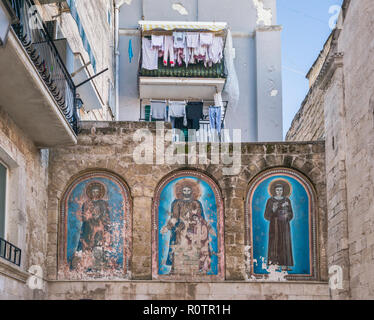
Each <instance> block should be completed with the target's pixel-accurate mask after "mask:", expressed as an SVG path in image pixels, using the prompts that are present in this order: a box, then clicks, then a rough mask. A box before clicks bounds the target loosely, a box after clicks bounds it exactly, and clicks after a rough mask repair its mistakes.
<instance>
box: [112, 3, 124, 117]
mask: <svg viewBox="0 0 374 320" xmlns="http://www.w3.org/2000/svg"><path fill="white" fill-rule="evenodd" d="M123 2H124V1H123V0H114V56H115V70H116V71H115V72H116V74H115V88H116V89H115V105H116V121H119V9H120V7H121V6H122V4H123Z"/></svg>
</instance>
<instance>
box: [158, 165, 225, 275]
mask: <svg viewBox="0 0 374 320" xmlns="http://www.w3.org/2000/svg"><path fill="white" fill-rule="evenodd" d="M153 221H154V232H153V246H152V249H153V255H152V270H153V278H154V279H192V278H193V279H202V280H204V279H206V280H214V279H217V280H218V279H223V275H224V273H223V271H224V270H223V269H224V266H223V263H224V256H223V250H224V245H223V202H222V197H221V194H220V192H219V190H218V187H217V186H216V184H215V183H214V182H213V181H212V180H211V179H210V178H208V177H207V176H205V175H203V174H201V173H198V172H195V171H182V172H179V173H176V174H173V175H172V176H170V177H169V178H168V179H167V180H165V181H164V182H163V183H161V185H160V186H159V187H158V189H157V190H156V197H155V202H154V207H153Z"/></svg>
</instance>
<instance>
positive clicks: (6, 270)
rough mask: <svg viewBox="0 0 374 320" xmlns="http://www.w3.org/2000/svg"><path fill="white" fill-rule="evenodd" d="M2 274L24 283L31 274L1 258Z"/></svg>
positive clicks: (0, 269)
mask: <svg viewBox="0 0 374 320" xmlns="http://www.w3.org/2000/svg"><path fill="white" fill-rule="evenodd" d="M0 274H2V275H4V276H6V277H8V278H12V279H14V280H17V281H21V282H23V283H26V281H27V279H28V277H29V276H30V275H29V274H28V273H27V272H25V271H23V270H22V269H21V268H20V267H18V266H16V265H13V264H11V263H9V262H7V261H6V260H3V259H1V260H0Z"/></svg>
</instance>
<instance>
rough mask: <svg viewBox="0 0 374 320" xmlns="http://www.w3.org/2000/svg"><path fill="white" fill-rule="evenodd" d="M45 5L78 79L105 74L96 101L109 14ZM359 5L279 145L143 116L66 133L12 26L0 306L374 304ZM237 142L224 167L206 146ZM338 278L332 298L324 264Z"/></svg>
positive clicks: (52, 94) (6, 51)
mask: <svg viewBox="0 0 374 320" xmlns="http://www.w3.org/2000/svg"><path fill="white" fill-rule="evenodd" d="M36 2H37V1H36ZM42 2H43V1H39V3H40V4H41V7H39V11H40V15H41V16H42V17H43V19H44V20H45V21H49V20H50V19H52V18H53V17H54V19H57V20H59V22H60V29H59V30H60V31H59V32H61V33H62V34H63V35H64V36H66V37H67V38H68V41H69V45H70V47H71V49H72V51H74V52H77V53H79V54H78V55H77V56H78V57H83V60H80V61H81V62H82V61H83V62H82V63H83V64H86V63H88V61H90V62H91V64H90V65H89V66H87V67H86V71H87V74H88V75H93V74H94V73H95V70H94V69H95V67H94V65H96V69H97V70H96V71H100V70H102V68H105V67H108V68H109V71H107V73H105V74H104V75H105V76H103V75H102V76H100V77H98V78H96V79H95V80H94V82H93V83H94V84H95V85H92V87H91V89H92V90H94V96H97V97H98V99H99V100H101V101H100V102H99V105H104V106H105V105H106V104H107V103H106V100H107V99H108V96H110V90H109V89H108V86H107V83H110V81H112V80H113V75H112V74H113V67H112V64H113V59H112V53H111V52H110V49H109V48H108V43H106V42H109V43H112V38H111V37H112V33H111V30H112V29H111V28H112V25H111V21H112V20H111V18H110V17H111V15H110V14H108V13H111V12H112V11H113V10H114V8H113V7H112V6H107V3H106V2H104V1H102V2H100V3H99V4H98V5H97V6H95V9H93V8H92V6H87V8H89V10H88V9H87V8H86V7H84V4H88V2H84V1H81V2H79V4H77V6H76V7H74V8H75V9H74V10H75V11H74V10H72V7H71V5H72V3H74V1H66V2H65V4H63V5H61V6H56V4H51V2H53V1H48V2H49V4H45V3H42ZM63 2H64V1H63ZM60 3H62V2H60ZM129 3H131V1H129ZM253 3H254V4H257V5H256V8H257V9H258V10H259V11H257V13H258V14H259V13H262V14H264V16H261V17H262V19H269V18H266V12H269V8H268V7H266V6H265V7H264V3H263V2H261V1H253ZM266 3H267V4H269V3H270V4H274V1H267V2H266ZM260 4H262V6H261V5H260ZM66 5H68V7H69V8H70V13H68V12H67V9H68V7H67V6H66ZM134 7H135V6H134ZM196 8H197V7H196ZM196 8H195V9H196ZM261 8H262V10H260V9H261ZM86 9H87V10H86ZM117 9H118V8H117ZM92 10H94V11H92ZM95 10H96V11H95ZM371 11H372V6H371V5H370V0H362V1H361V3H360V4H358V2H353V1H345V2H344V5H343V11H342V15H341V17H340V20H339V24H338V26H339V27H341V28H338V29H336V30H335V31H334V33H333V34H332V36H331V38H330V39H329V41H328V43H327V44H326V46H325V50H324V51H323V52H322V53H321V56H320V59H319V60H318V61H317V63H316V64H315V68H314V69H312V70H311V72H310V74H309V76H310V80H311V89H310V93H309V95H308V97H307V98H306V100H305V102H304V103H303V106H302V108H301V109H300V112H299V114H298V116H297V118H295V120H294V122H293V124H292V127H291V129H290V131H289V133H288V135H287V139H288V141H287V142H272V143H242V144H240V145H239V144H230V145H227V144H221V145H217V144H214V143H211V144H197V145H194V144H189V145H187V146H186V145H184V144H178V143H177V144H172V143H171V142H163V141H164V140H165V139H164V137H167V136H169V137H170V136H171V135H169V129H170V128H169V127H166V128H164V127H163V126H161V127H160V126H159V125H160V124H159V123H150V122H135V121H134V122H112V121H82V122H81V123H80V126H79V131H78V130H76V129H77V128H74V126H75V124H76V123H74V122H71V121H70V120H71V119H70V116H71V115H70V114H69V113H66V112H64V108H61V105H62V106H63V107H65V106H66V105H65V104H63V103H61V101H62V99H61V97H60V96H59V94H58V92H56V90H55V88H54V86H53V83H51V82H50V81H49V78H48V77H47V76H46V73H45V70H44V69H43V68H42V67H41V66H42V65H43V64H41V63H40V61H39V60H38V59H36V58H35V55H34V54H33V50H30V48H31V47H30V45H29V44H28V43H27V41H23V40H25V39H22V38H23V37H22V36H20V35H23V34H22V33H20V32H19V30H18V29H17V28H15V29H11V30H10V32H9V37H8V41H7V43H6V45H5V46H4V47H3V48H0V66H1V68H2V70H3V72H2V73H1V74H0V83H1V86H0V93H1V94H0V164H1V166H2V167H1V168H5V171H6V179H5V180H6V181H5V182H6V192H5V210H3V211H4V212H3V213H2V214H3V215H4V218H5V227H4V230H0V231H1V232H3V234H1V235H2V237H1V239H2V240H1V245H2V246H3V245H4V243H5V242H4V241H3V238H4V239H5V240H7V245H9V246H10V247H11V248H12V250H13V251H12V252H13V253H14V255H13V256H12V255H7V254H4V252H5V251H6V250H5V248H4V247H0V255H1V257H0V298H2V299H225V300H226V299H330V298H334V299H346V298H353V299H358V298H372V297H373V293H372V290H373V288H372V286H373V277H372V272H371V266H372V258H373V256H372V253H373V252H372V251H373V250H372V249H373V246H374V244H373V243H372V238H373V237H372V228H371V227H372V222H373V221H372V217H371V213H372V211H373V202H372V200H371V197H370V195H371V194H372V193H373V190H372V189H373V176H372V173H373V170H372V163H371V161H370V159H371V158H372V157H371V156H372V155H373V144H372V137H373V123H374V120H373V114H374V113H373V109H374V107H373V106H374V104H373V101H374V98H373V96H372V87H371V84H372V83H374V82H373V81H372V80H373V79H372V77H373V75H372V72H371V71H372V70H371V69H370V66H371V65H373V64H370V63H369V64H367V63H366V62H367V61H369V62H370V61H371V60H372V55H371V51H372V44H373V42H372V39H371V37H370V32H369V31H368V30H370V28H369V27H370V26H372V19H371V18H370V17H371V16H372V14H371V13H372V12H371ZM272 12H274V11H272ZM173 13H174V12H173ZM254 13H255V11H254ZM77 14H78V16H79V17H80V18H79V21H80V22H81V24H78V22H77V20H78V19H77ZM175 14H176V13H175ZM56 16H57V17H56ZM99 16H100V19H98V20H97V19H96V17H99ZM93 17H95V23H99V24H100V25H101V27H100V30H99V31H97V32H96V31H95V30H92V29H91V28H90V27H89V26H91V25H92V23H93V21H94V18H93ZM261 17H258V18H261ZM271 19H275V18H274V17H272V18H271ZM136 20H138V19H137V18H136ZM357 21H360V23H358V22H357ZM78 26H80V27H78ZM368 26H369V27H368ZM83 29H84V30H85V35H86V37H87V39H86V38H85V39H86V40H88V41H83V40H84V39H83V40H82V30H83ZM265 29H266V28H265ZM17 30H18V31H17ZM122 31H123V32H124V34H123V35H125V34H126V32H125V31H126V30H122ZM257 31H258V32H262V31H264V32H265V31H266V30H262V31H261V30H257ZM268 31H269V30H268ZM270 31H274V30H270ZM275 31H279V30H275ZM17 32H18V33H17ZM131 35H132V33H131V32H130V36H131ZM236 36H238V38H240V37H244V38H246V37H247V36H248V34H244V35H243V34H238V33H237V34H236ZM83 38H84V37H83ZM103 39H104V40H105V41H103ZM251 41H252V40H251ZM87 43H90V46H92V47H91V49H92V51H91V52H88V50H87V48H88V47H87ZM352 43H354V44H355V45H352ZM239 47H240V46H239ZM51 48H52V49H51V50H52V51H51V52H52V53H53V54H56V51H55V49H53V48H54V47H53V46H51ZM93 57H94V58H95V60H93ZM10 59H13V60H12V61H14V63H9V61H10ZM93 61H96V63H94V62H93ZM54 66H56V65H54ZM87 69H88V70H87ZM82 70H83V69H82ZM62 71H63V70H62ZM74 71H77V70H74ZM86 71H85V72H86ZM62 74H64V72H62ZM64 75H65V76H66V78H67V79H66V81H67V82H66V83H69V77H70V76H69V77H68V76H67V75H66V74H64ZM5 78H8V79H12V81H4V79H5ZM73 78H74V77H73ZM108 80H110V81H108ZM95 87H96V89H95ZM20 88H22V92H23V94H22V95H20V94H19V89H20ZM91 89H89V90H91ZM63 92H65V91H63ZM82 95H84V92H82ZM106 95H108V96H106ZM270 96H271V95H270ZM82 98H83V97H82ZM278 98H279V96H278ZM108 100H109V99H108ZM86 103H87V101H86ZM92 103H93V104H95V103H96V102H95V101H92ZM25 105H27V107H28V108H27V109H26V108H25ZM357 106H360V107H357ZM86 107H87V108H89V106H88V105H86V106H85V107H83V108H84V109H81V110H80V116H81V119H83V120H94V119H95V120H96V119H99V120H111V117H112V115H113V114H112V113H111V111H110V110H109V109H108V108H105V107H103V108H101V109H98V111H90V112H87V109H86ZM95 110H96V109H95ZM65 111H66V110H65ZM158 135H159V136H161V137H162V138H161V140H160V141H162V143H160V141H159V140H157V136H158ZM153 137H156V139H154V138H153ZM147 141H148V142H150V145H147V146H145V145H144V143H145V142H147ZM239 147H240V148H239ZM195 148H196V149H195ZM217 148H218V149H217ZM220 148H221V149H220ZM238 148H239V152H240V155H237V156H236V158H235V157H234V158H233V157H232V156H230V155H227V154H226V155H223V156H222V154H221V155H220V154H219V152H217V150H221V151H222V150H223V151H224V150H230V152H235V150H236V151H238ZM177 150H179V153H178V154H183V152H184V151H186V150H188V151H191V152H192V151H193V150H198V151H199V152H197V154H196V157H195V156H193V157H190V156H187V155H179V156H177V155H174V153H175V151H177ZM139 151H141V152H140V153H139ZM205 151H207V152H206V154H205ZM165 153H166V154H169V156H170V158H169V159H171V161H170V162H167V161H166V158H163V157H161V155H164V154H165ZM192 154H193V153H192ZM139 159H140V160H139ZM143 160H144V162H142V161H143ZM239 160H240V161H239ZM235 161H237V162H235ZM238 161H239V162H238ZM235 163H236V164H237V166H236V167H235V166H234V164H235ZM230 168H231V169H235V170H234V171H231V173H228V172H230V170H229V171H227V169H230ZM270 200H271V201H270ZM176 208H177V209H176ZM178 210H179V211H178ZM269 212H270V214H269ZM271 212H272V213H273V214H274V216H275V215H276V216H277V218H276V219H274V218H272V213H271ZM266 217H267V218H266ZM177 223H179V224H178V225H177ZM183 224H184V225H183ZM178 226H180V227H179V228H178ZM264 235H267V237H265V236H264ZM271 239H273V240H274V239H280V240H281V242H282V243H283V245H282V246H280V248H281V249H279V248H278V249H276V248H275V247H274V241H272V240H271ZM207 243H208V245H207ZM8 248H9V247H8ZM185 248H187V249H188V250H183V249H185ZM269 248H270V249H269ZM170 249H172V250H170ZM14 250H15V251H14ZM185 253H186V254H185ZM17 257H21V259H20V260H17ZM269 257H271V258H269ZM271 259H273V260H275V261H270V260H271ZM181 261H182V262H183V263H181ZM17 262H18V263H17ZM184 265H185V267H184ZM335 267H338V269H336V268H335ZM339 268H342V271H343V282H342V288H340V289H339V288H338V289H336V288H335V289H334V290H330V289H331V288H330V289H329V282H328V281H329V270H330V271H331V270H337V272H338V273H339Z"/></svg>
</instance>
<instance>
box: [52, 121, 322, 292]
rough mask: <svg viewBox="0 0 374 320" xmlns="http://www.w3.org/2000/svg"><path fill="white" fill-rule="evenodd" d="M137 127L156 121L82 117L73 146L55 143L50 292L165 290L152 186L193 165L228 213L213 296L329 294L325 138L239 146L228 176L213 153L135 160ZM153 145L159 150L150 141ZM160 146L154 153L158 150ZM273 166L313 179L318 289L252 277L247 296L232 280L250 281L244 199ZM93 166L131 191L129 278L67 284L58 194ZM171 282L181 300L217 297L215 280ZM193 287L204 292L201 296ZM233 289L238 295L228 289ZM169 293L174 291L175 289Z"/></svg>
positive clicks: (147, 126)
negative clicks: (61, 276)
mask: <svg viewBox="0 0 374 320" xmlns="http://www.w3.org/2000/svg"><path fill="white" fill-rule="evenodd" d="M140 128H143V129H144V128H148V129H149V130H150V131H151V132H152V133H153V134H155V133H156V127H155V123H135V122H114V123H110V122H87V123H83V129H82V132H81V134H80V135H79V137H78V140H79V141H78V145H77V146H72V147H63V148H54V149H53V150H51V153H50V167H49V174H50V176H49V190H48V193H49V204H48V257H47V265H48V266H47V269H48V279H49V280H50V281H51V282H50V288H52V289H51V290H52V291H51V292H53V293H51V296H50V297H56V298H83V297H87V296H90V297H92V298H102V297H105V298H113V297H122V298H144V297H148V298H152V297H154V296H152V292H153V287H155V286H159V287H160V289H157V290H163V289H162V288H163V286H164V284H157V283H156V282H154V281H151V280H152V239H151V234H152V233H151V230H152V226H151V223H152V203H153V198H154V194H155V190H156V187H157V186H158V184H159V183H160V181H162V179H163V178H165V177H166V176H168V174H170V173H171V172H177V171H178V170H180V169H190V170H197V171H198V172H203V173H204V174H206V175H207V176H209V177H211V178H212V179H213V180H214V181H216V183H217V185H218V187H219V188H220V190H221V192H222V195H223V200H224V214H225V219H224V230H225V235H224V240H225V242H224V246H225V281H224V282H219V283H222V285H221V286H222V288H223V289H222V290H221V291H217V294H220V295H221V296H220V298H224V297H226V298H228V297H238V298H247V297H250V296H252V297H254V296H257V297H259V296H261V297H262V298H266V297H268V298H274V299H276V298H277V297H285V298H291V297H296V296H297V295H300V296H302V297H306V296H308V297H309V298H316V297H317V296H318V297H319V298H327V295H328V286H327V282H326V281H327V278H328V276H327V255H326V249H327V248H326V244H327V228H326V225H327V221H326V210H325V207H326V196H325V192H326V191H325V178H324V172H325V163H324V157H325V156H324V143H323V142H311V143H292V142H290V143H271V144H260V143H258V144H250V143H246V144H242V163H241V166H240V170H239V171H240V172H239V173H238V174H236V175H233V176H228V175H223V173H222V168H223V167H224V165H223V164H213V163H212V159H210V158H209V159H208V164H196V165H187V164H186V165H182V164H179V165H178V164H175V165H166V164H160V165H147V164H136V163H135V162H134V159H133V152H134V149H135V147H136V146H137V145H138V144H139V143H138V142H134V140H133V134H134V133H135V130H136V129H140ZM158 131H159V130H158ZM158 133H160V132H158ZM166 146H168V144H167V145H166ZM208 148H210V147H208ZM155 150H156V148H155V147H154V151H155ZM157 150H158V151H159V149H157ZM273 167H285V168H293V169H295V170H297V171H298V172H300V173H302V174H304V175H305V176H307V177H308V178H309V179H310V180H311V182H312V185H313V186H314V188H315V190H316V195H317V203H316V207H317V221H318V223H317V230H318V232H317V234H318V239H317V241H318V244H319V246H318V248H319V249H318V261H319V264H318V279H317V280H318V282H317V283H315V282H314V285H316V286H317V287H314V289H312V290H311V291H310V294H309V291H308V290H305V291H304V289H305V288H306V287H308V286H313V284H312V283H311V282H310V283H309V284H307V283H308V282H306V281H301V282H299V284H297V282H295V283H294V284H292V285H291V284H290V285H289V284H288V283H291V282H289V281H287V280H285V281H284V282H280V283H279V285H274V287H273V286H271V285H270V284H269V283H263V284H262V281H260V280H254V281H253V280H252V281H249V283H250V284H248V290H249V291H248V295H247V293H246V294H243V295H242V296H241V293H240V291H241V289H240V288H242V287H243V283H242V284H236V282H237V281H239V282H244V281H248V280H247V277H246V269H245V239H244V238H245V223H244V221H245V199H246V194H247V191H248V185H249V182H250V181H251V179H252V178H254V177H255V176H256V175H257V174H259V173H260V172H262V171H263V170H265V169H268V168H273ZM98 169H100V170H106V171H108V172H112V173H115V174H117V175H118V176H120V177H122V178H123V180H124V181H125V182H126V183H127V185H128V187H129V190H130V193H131V197H132V204H133V206H132V208H133V210H132V220H133V239H132V259H131V275H132V276H131V279H130V280H126V281H125V280H124V281H123V282H121V281H120V282H117V284H114V283H112V282H110V281H105V280H104V281H100V282H84V281H81V282H79V281H78V282H66V281H65V280H58V277H57V255H58V254H57V249H58V243H57V239H58V221H59V214H60V213H59V207H60V206H59V205H60V200H61V198H62V196H63V193H64V191H65V190H66V188H67V186H68V185H69V183H71V181H73V179H74V178H76V177H79V176H80V175H81V174H82V173H85V172H90V171H92V170H98ZM128 281H130V283H128ZM137 281H143V282H137ZM191 282H193V281H191ZM233 282H234V283H235V284H233ZM252 282H254V283H252ZM142 283H145V284H142ZM292 283H293V282H292ZM169 286H172V287H173V288H174V289H173V290H176V291H175V294H176V297H178V298H203V297H204V298H208V297H210V298H214V296H215V295H214V294H213V295H211V296H209V295H208V294H209V293H210V292H212V293H213V292H216V290H215V286H218V287H219V286H220V285H219V284H212V283H211V284H209V285H204V286H200V285H197V288H199V289H196V290H197V291H196V290H195V289H193V288H192V289H191V288H190V287H191V286H192V287H194V285H193V284H192V283H191V284H190V283H181V284H177V283H175V284H170V285H169ZM318 286H319V287H318ZM88 287H89V288H88ZM161 287H162V288H161ZM187 287H188V288H187ZM203 287H204V288H203ZM84 288H86V289H84ZM141 288H143V289H141ZM234 288H235V289H234ZM284 288H288V289H287V290H289V291H287V292H289V294H283V293H282V292H283V290H285V289H284ZM318 288H319V289H318ZM83 289H84V290H83ZM190 289H191V290H192V291H191V290H190ZM82 290H83V291H82ZM155 290H156V289H155ZM171 290H172V289H171ZM194 290H195V291H194ZM198 290H203V291H201V292H200V294H199V292H198ZM232 290H234V292H236V293H232ZM251 290H253V291H251ZM313 290H316V291H313ZM154 292H156V291H154ZM171 292H173V291H171ZM191 292H192V293H191ZM218 292H219V293H218ZM312 292H314V293H312ZM172 294H173V293H172ZM172 296H173V297H174V294H173V295H172ZM160 297H163V296H160ZM164 298H166V296H165V297H164Z"/></svg>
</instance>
